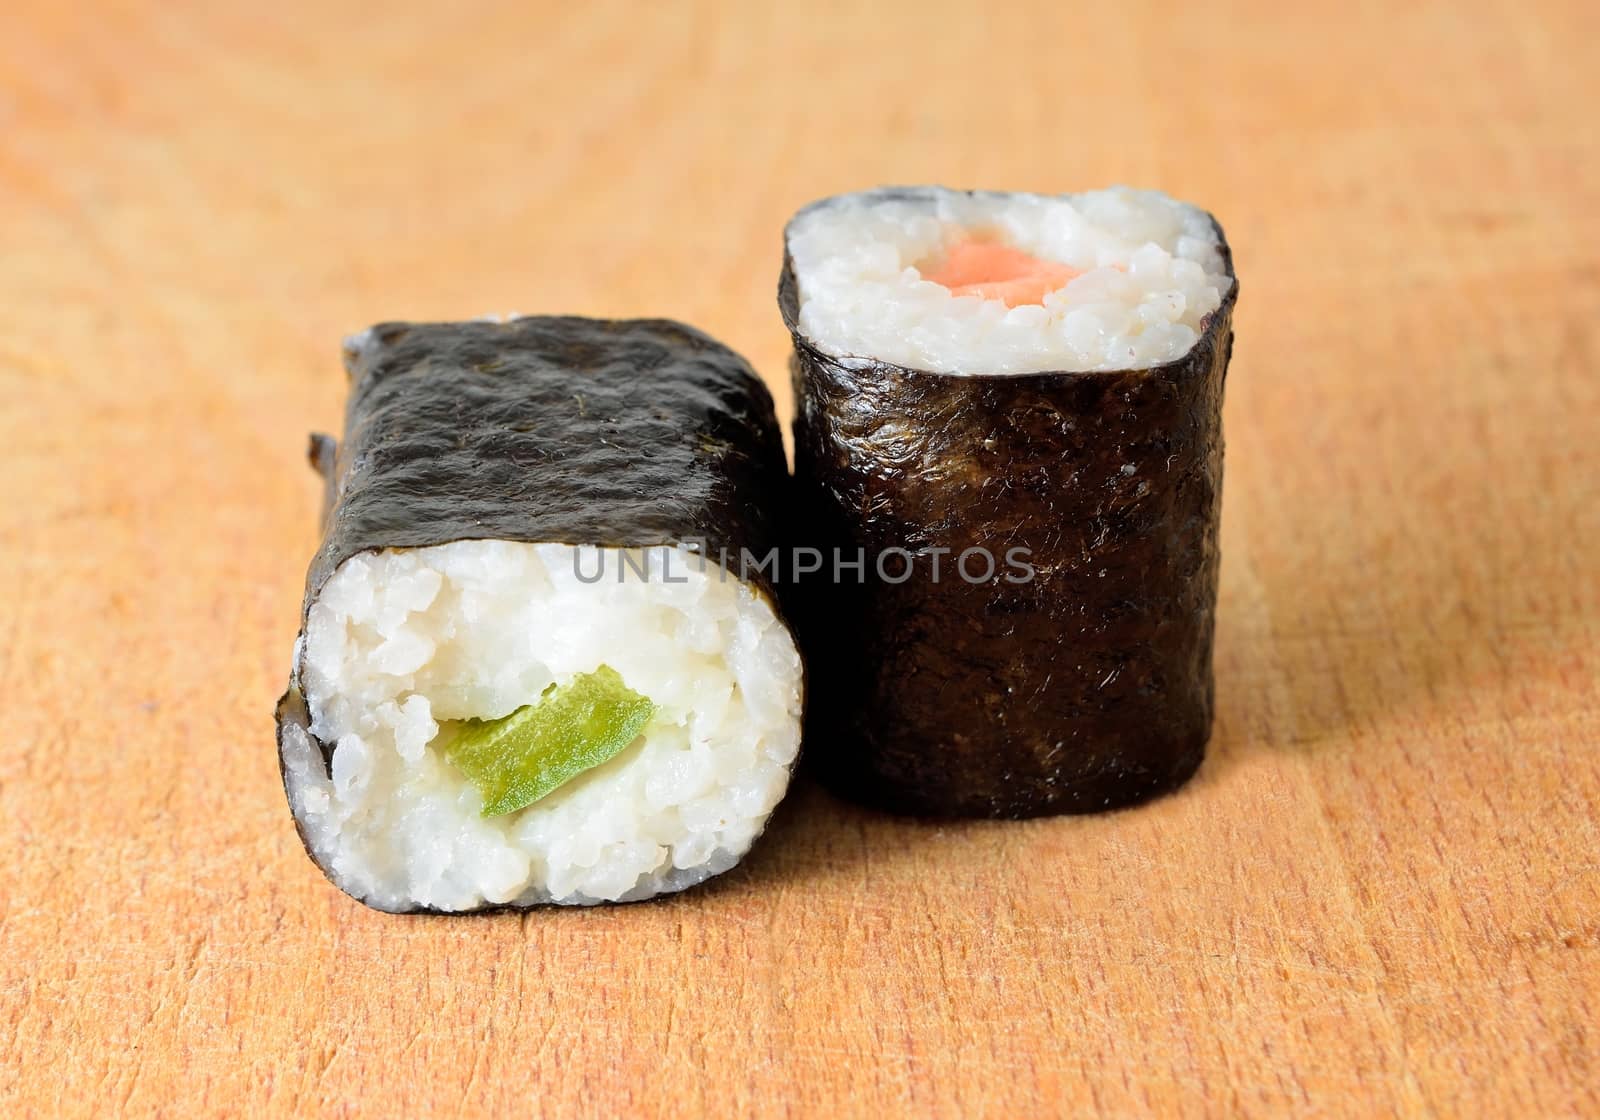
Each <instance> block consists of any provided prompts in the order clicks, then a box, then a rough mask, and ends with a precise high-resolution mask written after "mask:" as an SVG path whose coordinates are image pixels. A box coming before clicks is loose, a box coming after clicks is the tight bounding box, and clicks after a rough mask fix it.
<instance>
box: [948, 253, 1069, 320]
mask: <svg viewBox="0 0 1600 1120" xmlns="http://www.w3.org/2000/svg"><path fill="white" fill-rule="evenodd" d="M919 271H921V272H922V278H923V279H924V280H932V281H933V282H934V283H935V284H940V285H943V286H944V287H946V288H949V289H950V294H951V295H954V296H978V297H980V298H982V299H997V300H1000V301H1002V302H1003V303H1004V304H1005V305H1006V306H1007V307H1020V306H1022V305H1023V304H1035V305H1040V304H1043V303H1044V297H1045V296H1047V295H1049V294H1050V293H1051V292H1053V291H1055V290H1056V289H1057V288H1060V287H1062V286H1063V285H1064V284H1066V283H1067V281H1069V280H1071V279H1072V278H1073V277H1075V276H1081V275H1083V273H1082V272H1081V271H1080V270H1078V269H1076V268H1072V267H1070V266H1069V265H1064V264H1062V263H1061V262H1060V261H1047V260H1041V259H1040V258H1038V257H1036V256H1034V255H1033V254H1031V253H1025V252H1023V251H1022V250H1021V249H1014V248H1012V247H1011V246H1009V245H1001V244H999V243H998V242H995V241H983V240H980V239H978V238H975V237H968V238H967V239H966V240H964V241H960V242H957V243H956V244H955V245H953V246H951V248H950V251H949V252H948V253H947V254H945V258H944V260H943V261H942V262H941V263H940V264H939V265H938V266H937V267H935V268H933V269H932V270H926V269H919Z"/></svg>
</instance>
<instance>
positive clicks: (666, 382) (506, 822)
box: [278, 318, 802, 911]
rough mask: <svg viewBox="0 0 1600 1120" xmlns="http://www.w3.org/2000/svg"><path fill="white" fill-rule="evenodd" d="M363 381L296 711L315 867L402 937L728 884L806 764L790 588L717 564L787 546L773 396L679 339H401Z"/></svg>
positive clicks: (370, 359)
mask: <svg viewBox="0 0 1600 1120" xmlns="http://www.w3.org/2000/svg"><path fill="white" fill-rule="evenodd" d="M346 365H347V368H348V370H349V374H350V378H351V389H350V403H349V409H348V415H347V420H346V429H345V437H344V440H343V442H342V444H340V445H339V446H338V447H337V448H335V447H334V446H333V442H332V441H331V440H329V439H327V438H326V437H317V438H315V439H314V440H313V446H312V458H313V461H314V463H316V465H317V466H318V467H319V468H320V469H321V470H322V471H323V472H324V474H325V475H326V477H327V482H328V507H327V512H326V515H325V531H326V536H325V539H324V542H323V544H322V547H321V549H320V551H318V553H317V554H316V557H315V559H314V560H313V562H312V565H311V569H310V573H309V575H308V577H307V583H306V595H305V603H304V609H303V614H302V627H301V633H300V637H299V639H298V641H297V642H296V644H295V651H294V659H293V669H292V672H291V677H290V683H289V689H288V692H287V693H286V694H285V696H284V698H283V700H282V701H281V702H280V703H279V707H278V749H279V755H280V761H281V765H282V771H283V781H284V787H285V790H286V792H287V794H288V798H289V804H290V807H291V809H292V811H293V815H294V820H295V824H296V826H297V828H298V830H299V832H300V836H301V838H302V840H303V841H304V843H305V847H306V850H307V851H308V852H309V853H310V855H311V857H312V859H313V860H315V862H316V863H317V865H318V866H319V867H320V868H321V869H322V870H323V871H324V872H325V873H326V874H327V875H328V877H329V878H330V879H331V880H332V881H333V882H334V883H335V884H337V885H338V886H339V887H340V888H341V889H342V890H344V891H346V892H347V893H349V894H350V895H352V896H354V897H355V898H357V899H359V900H361V901H362V902H364V903H366V904H367V905H369V906H373V907H376V908H378V909H381V910H391V911H409V910H441V911H461V910H473V909H481V908H486V907H492V906H530V905H535V904H539V903H547V902H553V903H562V904H578V905H582V904H589V903H595V902H603V901H629V900H635V899H643V898H648V897H651V896H652V895H656V894H661V893H664V892H668V891H676V890H681V889H682V888H684V887H688V886H691V885H693V884H695V883H698V882H700V881H702V880H704V879H706V878H708V877H709V876H712V875H715V874H718V873H719V872H722V871H725V870H727V869H728V868H730V867H732V866H733V865H734V864H735V863H736V862H738V860H739V858H740V857H741V856H742V855H743V854H744V853H745V851H746V850H747V849H748V848H749V846H750V844H751V843H752V841H753V840H754V839H755V837H756V835H757V834H758V833H759V832H760V831H761V829H762V827H763V825H764V824H765V822H766V819H767V816H768V814H769V813H770V812H771V811H772V809H773V807H774V806H775V805H776V804H777V802H778V800H779V798H780V797H782V795H783V792H784V789H785V787H786V785H787V782H788V777H789V771H790V769H791V766H792V764H793V762H794V759H795V754H796V752H797V750H798V748H799V742H800V711H801V698H802V679H801V663H800V657H799V653H798V651H797V648H796V645H795V642H794V639H793V637H792V635H791V634H790V631H789V629H788V627H787V626H786V625H785V623H784V621H783V619H782V618H781V616H780V615H779V613H778V610H777V608H776V605H775V599H774V596H773V593H772V588H771V587H770V586H769V585H768V584H767V583H766V582H764V577H763V576H762V575H761V573H760V572H759V571H757V572H754V573H747V572H746V573H741V572H739V571H729V570H728V569H727V568H724V567H723V566H721V564H719V563H718V558H720V557H723V556H725V555H735V556H737V555H741V554H742V553H743V552H745V551H748V552H750V553H753V554H756V555H760V554H764V553H765V552H766V551H768V550H769V549H771V548H773V547H775V546H776V544H777V540H776V532H775V530H776V526H775V524H774V510H775V508H776V505H777V502H778V500H779V498H780V497H781V495H782V493H783V488H784V487H785V486H786V483H787V478H786V472H785V468H784V460H783V448H782V442H781V438H780V434H779V430H778V427H777V420H776V417H775V415H774V412H773V406H772V400H771V397H770V396H769V394H768V393H767V391H766V389H765V387H764V386H763V385H762V384H761V382H760V380H759V379H758V378H757V377H756V376H755V374H754V373H752V372H751V370H750V368H749V367H748V366H747V365H746V364H745V362H744V361H743V360H742V359H741V358H739V357H738V356H737V355H736V354H734V353H733V352H731V351H730V350H728V349H726V348H725V347H723V346H721V345H719V344H718V343H716V342H715V341H713V340H712V339H710V338H708V337H706V336H705V335H703V334H700V333H699V332H697V331H694V330H691V329H690V328H688V327H684V326H681V325H679V324H676V323H671V322H664V321H632V322H606V321H598V320H590V319H577V318H521V319H514V320H512V321H509V322H506V323H492V322H472V323H453V324H408V323H388V324H383V325H381V326H377V327H373V328H372V329H371V330H369V331H367V332H365V333H364V334H362V335H360V336H358V337H357V338H355V339H353V340H351V342H350V343H349V344H348V345H347V349H346ZM747 576H748V578H746V577H747Z"/></svg>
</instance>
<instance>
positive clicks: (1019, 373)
mask: <svg viewBox="0 0 1600 1120" xmlns="http://www.w3.org/2000/svg"><path fill="white" fill-rule="evenodd" d="M1236 292H1237V287H1236V285H1235V283H1234V278H1233V269H1232V263H1231V259H1230V256H1229V252H1228V247H1227V244H1226V242H1225V240H1224V238H1223V235H1222V230H1221V228H1220V227H1219V226H1218V225H1217V223H1216V222H1215V221H1214V220H1213V219H1212V218H1211V216H1210V215H1208V214H1206V213H1205V212H1203V211H1201V210H1198V209H1196V208H1194V207H1191V206H1188V205H1185V204H1183V203H1180V202H1177V201H1175V200H1173V199H1170V198H1167V197H1166V196H1164V195H1161V194H1157V193H1154V192H1139V191H1130V190H1125V189H1114V190H1107V191H1095V192H1090V193H1087V194H1079V195H1066V196H1060V197H1046V196H1040V195H1030V194H1003V193H991V192H966V191H952V190H945V189H941V188H932V187H920V188H891V189H883V190H874V191H866V192H862V193H859V194H850V195H842V196H839V197H836V198H830V199H826V200H823V201H821V202H818V203H814V204H812V205H811V206H808V207H807V208H805V209H804V210H802V211H801V212H800V213H799V214H798V215H796V217H795V218H794V219H793V220H792V221H791V222H790V223H789V226H788V228H787V231H786V236H785V259H784V268H783V275H782V279H781V281H780V286H779V302H780V305H781V308H782V311H783V316H784V320H785V322H786V323H787V324H788V326H789V329H790V332H791V334H792V335H793V337H794V359H793V363H792V370H793V376H794V388H795V398H796V413H797V414H796V419H795V474H796V489H797V497H798V501H799V502H800V503H801V507H802V509H803V511H804V518H805V527H806V528H805V531H806V533H807V534H808V535H809V538H810V543H812V544H813V545H815V546H817V547H818V548H819V549H820V550H821V551H822V552H823V553H824V554H825V555H832V556H834V557H836V558H837V557H841V556H843V557H846V558H847V559H846V560H845V561H844V562H843V563H842V564H841V563H838V562H837V561H836V563H835V564H834V565H832V566H831V567H832V570H830V565H827V564H825V565H824V566H823V570H822V571H820V572H818V573H817V575H816V577H815V578H813V579H811V580H809V581H807V583H806V584H805V586H804V587H803V588H802V594H801V601H802V602H804V603H805V604H807V605H806V607H804V608H803V609H802V611H801V617H802V619H803V621H804V623H805V624H804V625H803V628H802V630H803V632H802V638H803V643H804V645H805V646H806V652H807V658H808V663H809V664H810V665H811V667H812V673H813V684H814V687H815V692H814V695H815V697H816V703H814V704H813V705H812V709H811V726H810V727H809V728H808V736H809V740H810V742H811V744H812V750H811V752H810V754H809V756H808V757H810V758H812V759H813V760H814V761H815V762H816V764H817V766H818V768H819V771H820V772H821V774H822V776H823V777H824V779H825V780H827V781H828V782H829V783H830V784H831V785H833V786H834V787H835V788H837V789H840V790H841V791H842V792H845V793H846V794H848V795H850V796H853V797H855V798H857V799H860V800H865V801H867V802H870V803H874V804H878V805H881V806H884V807H887V808H892V809H896V810H901V811H906V812H914V813H925V814H935V815H961V816H995V817H1021V816H1032V815H1038V814H1045V813H1060V812H1084V811H1091V810H1097V809H1108V808H1112V807H1116V806H1121V805H1128V804H1132V803H1134V802H1137V801H1140V800H1143V799H1145V798H1148V797H1151V796H1153V795H1155V794H1158V793H1161V792H1162V791H1165V790H1169V789H1172V788H1173V787H1175V786H1177V785H1179V784H1181V783H1182V782H1183V781H1184V780H1185V779H1187V778H1188V777H1189V775H1190V774H1192V773H1193V772H1194V770H1195V769H1196V767H1197V766H1198V765H1199V764H1200V760H1201V757H1202V755H1203V753H1204V749H1205V743H1206V740H1207V738H1208V737H1209V734H1210V728H1211V716H1212V675H1211V649H1212V629H1213V614H1214V611H1215V606H1216V593H1217V563H1218V551H1217V525H1218V514H1219V501H1220V495H1221V484H1222V411H1221V409H1222V390H1223V380H1224V376H1225V373H1226V370H1227V365H1228V356H1229V352H1230V350H1231V348H1232V341H1233V335H1232V329H1231V324H1230V317H1231V313H1232V309H1233V304H1234V298H1235V295H1236ZM860 558H864V559H865V564H864V571H863V574H862V576H861V578H856V571H857V570H856V569H853V568H851V567H850V566H849V565H850V564H851V563H852V562H853V561H855V560H857V559H860ZM841 577H842V578H841Z"/></svg>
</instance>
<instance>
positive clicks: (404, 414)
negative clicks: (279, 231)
mask: <svg viewBox="0 0 1600 1120" xmlns="http://www.w3.org/2000/svg"><path fill="white" fill-rule="evenodd" d="M346 366H347V369H348V372H349V375H350V399H349V405H348V408H347V410H346V416H345V434H344V438H343V440H341V441H339V442H338V443H337V444H335V442H334V441H333V440H332V439H331V438H330V437H327V436H313V437H312V440H311V453H310V457H311V462H312V465H313V466H314V467H315V468H316V469H317V470H319V471H320V472H321V473H322V474H323V476H324V478H325V479H326V482H327V496H326V508H325V510H324V515H323V531H324V538H323V542H322V546H321V548H320V549H319V550H318V551H317V554H316V556H315V558H314V559H313V560H312V563H311V569H310V572H309V573H308V575H307V577H306V594H305V600H304V604H303V607H302V613H301V627H302V630H303V629H304V624H305V614H306V612H308V611H309V610H310V608H311V605H312V603H313V602H315V600H316V597H317V595H318V593H319V592H320V591H321V590H322V587H323V585H324V584H325V583H326V582H327V580H328V577H329V576H331V575H332V574H333V572H334V570H335V569H337V568H338V566H339V565H340V564H341V563H343V562H344V561H345V560H347V559H349V558H350V557H352V556H354V555H356V554H357V553H361V552H368V551H374V550H378V549H385V548H424V547H427V546H430V545H438V544H447V543H449V542H452V541H460V540H474V539H489V538H493V539H500V540H513V541H533V542H540V541H554V542H560V543H564V544H593V545H605V546H611V547H619V548H635V547H648V546H652V545H660V544H685V545H689V546H691V547H695V548H697V549H698V548H703V549H705V551H706V554H707V555H708V556H712V557H720V556H722V555H724V554H726V555H728V556H730V557H737V556H739V555H740V554H741V550H747V551H748V552H749V554H751V555H754V556H764V555H766V553H767V552H768V551H769V550H771V549H773V548H774V547H776V546H777V545H778V544H779V543H780V541H779V535H778V529H779V523H780V517H781V509H782V505H783V502H784V499H785V497H786V494H787V488H788V481H789V480H788V472H787V469H786V467H785V464H784V457H783V441H782V435H781V432H780V429H779V427H778V421H777V416H776V414H775V413H774V411H773V405H772V397H771V394H769V393H768V392H767V389H766V386H765V385H763V384H762V382H761V380H760V378H758V377H757V376H756V375H755V373H754V372H753V371H752V370H751V369H750V367H749V365H748V364H747V363H746V362H745V361H744V359H743V358H741V357H739V356H738V355H737V354H735V353H734V352H733V351H731V350H729V349H728V348H727V347H725V346H723V345H721V344H720V343H718V342H716V341H715V340H713V339H711V338H710V337H708V336H707V335H705V334H702V333H701V332H699V331H697V330H695V329H693V328H692V327H687V326H684V325H683V324H681V323H674V322H670V321H666V320H655V319H647V320H620V321H612V320H599V319H583V318H574V317H561V318H557V317H528V318H521V319H514V320H511V321H509V322H506V323H493V322H467V323H384V324H381V325H379V326H376V327H373V328H372V330H371V331H370V332H368V336H367V341H366V342H365V343H363V344H360V345H356V346H354V347H352V348H350V349H348V350H347V352H346ZM735 570H736V571H737V570H738V569H735ZM745 575H746V577H747V578H748V579H749V580H750V582H752V583H754V584H755V585H756V586H757V588H758V589H759V590H760V591H762V592H763V593H765V594H767V595H768V596H769V598H771V599H772V600H773V601H774V604H775V605H776V596H775V594H774V588H773V587H772V586H771V585H770V584H769V583H768V582H766V579H765V576H764V575H763V574H762V573H760V572H759V571H756V570H754V569H746V571H745ZM299 668H300V667H299V665H298V664H297V665H296V666H295V667H294V670H293V673H292V675H291V679H290V684H289V689H288V691H287V692H286V693H285V694H284V696H283V699H282V700H281V701H279V704H278V712H277V716H278V727H279V747H280V751H281V749H282V736H283V729H284V728H285V726H288V725H297V726H299V727H301V728H302V729H305V728H308V726H309V722H310V721H309V715H308V713H307V711H306V706H305V700H304V698H303V696H302V694H301V691H300V687H299ZM307 734H309V730H308V731H307ZM313 741H315V740H313ZM319 745H320V746H321V748H322V751H323V756H324V759H325V760H326V759H327V758H328V757H329V756H330V754H331V744H319ZM296 824H297V827H298V822H296ZM302 839H304V837H303V836H302ZM307 850H308V851H310V848H309V845H308V847H307ZM324 870H326V869H324Z"/></svg>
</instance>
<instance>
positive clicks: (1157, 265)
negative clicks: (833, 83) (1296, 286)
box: [788, 187, 1232, 374]
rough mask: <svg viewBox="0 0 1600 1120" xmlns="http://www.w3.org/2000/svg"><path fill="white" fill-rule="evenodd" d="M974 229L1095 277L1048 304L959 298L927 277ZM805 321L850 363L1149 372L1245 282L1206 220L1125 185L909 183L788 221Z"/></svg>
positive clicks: (821, 344)
mask: <svg viewBox="0 0 1600 1120" xmlns="http://www.w3.org/2000/svg"><path fill="white" fill-rule="evenodd" d="M972 234H979V235H982V236H986V237H990V238H997V239H998V240H1000V241H1001V242H1002V243H1004V244H1008V245H1010V246H1012V247H1014V248H1017V249H1020V250H1022V251H1024V252H1026V253H1029V254H1031V255H1033V256H1035V257H1039V258H1041V259H1045V260H1051V261H1058V262H1060V263H1062V264H1065V265H1068V266H1070V267H1072V268H1075V269H1080V270H1083V274H1082V275H1080V276H1077V277H1075V278H1073V279H1072V280H1070V281H1068V282H1067V283H1066V284H1065V285H1064V286H1062V287H1061V288H1059V289H1057V290H1056V291H1054V292H1051V293H1049V294H1048V295H1046V296H1045V298H1044V302H1043V304H1042V305H1023V306H1018V307H1007V306H1006V305H1005V303H1004V302H1003V301H1001V300H999V299H984V298H982V297H980V296H977V295H961V296H957V295H953V294H952V293H951V292H950V290H949V289H948V288H945V287H944V286H943V285H941V284H937V283H934V282H932V281H930V280H926V279H924V278H923V271H924V270H931V269H932V268H935V267H937V264H938V263H939V261H940V260H941V259H942V257H943V255H944V253H945V252H947V251H948V249H949V248H950V247H951V246H952V245H954V244H956V243H957V242H959V241H961V240H962V239H964V238H965V237H968V236H970V235H972ZM788 249H789V253H790V256H791V259H792V261H793V264H794V272H795V279H796V281H797V283H798V287H799V293H798V294H799V305H800V308H799V311H800V320H799V326H800V329H801V331H802V333H803V334H804V335H805V336H806V337H807V338H808V339H810V340H811V342H812V343H813V344H814V345H816V346H817V347H818V348H819V349H821V350H822V351H823V352H825V353H827V354H829V355H832V356H834V357H837V358H843V359H847V360H849V359H860V360H864V361H865V360H873V359H876V360H879V361H886V362H892V363H894V364H896V365H902V366H910V367H913V368H917V369H924V370H929V371H933V372H938V373H951V374H1016V373H1036V372H1042V371H1047V370H1079V371H1082V370H1105V369H1143V368H1147V367H1150V366H1154V365H1159V364H1161V363H1162V362H1168V361H1172V360H1174V359H1177V358H1181V357H1182V356H1183V355H1184V354H1185V353H1187V352H1188V351H1189V349H1190V347H1192V346H1193V345H1194V344H1195V341H1196V340H1197V339H1198V338H1199V336H1200V331H1201V329H1202V326H1201V323H1202V320H1203V319H1204V318H1205V317H1206V316H1207V315H1209V314H1210V313H1211V312H1213V311H1215V310H1216V309H1217V308H1218V307H1219V306H1220V305H1221V302H1222V298H1223V296H1224V295H1225V294H1226V293H1227V291H1228V288H1229V287H1230V285H1231V284H1232V280H1231V279H1230V278H1229V277H1228V275H1227V271H1226V268H1225V267H1224V265H1223V260H1222V255H1221V253H1220V252H1219V250H1218V244H1217V234H1216V229H1215V227H1214V226H1213V225H1212V223H1211V220H1210V218H1208V217H1207V216H1206V214H1205V213H1204V212H1203V211H1201V210H1199V209H1197V208H1195V207H1193V206H1190V205H1188V204H1187V203H1183V202H1179V201H1177V200H1176V199H1173V198H1169V197H1168V196H1166V195H1164V194H1161V193H1160V192H1158V191H1139V190H1132V189H1130V188H1127V187H1112V188H1110V189H1108V190H1099V191H1088V192H1085V193H1083V194H1068V195H1038V194H1020V193H1000V192H987V191H979V192H973V193H968V192H966V191H953V190H946V189H944V188H940V187H911V188H905V187H897V188H883V189H880V190H872V191H862V192H860V193H857V194H848V195H840V196H838V197H836V198H831V199H826V200H824V201H822V202H820V203H817V204H815V205H813V206H810V207H807V208H806V209H805V210H803V211H801V212H800V214H799V215H798V216H797V217H796V218H795V219H794V221H793V222H791V223H790V226H789V230H788Z"/></svg>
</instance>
